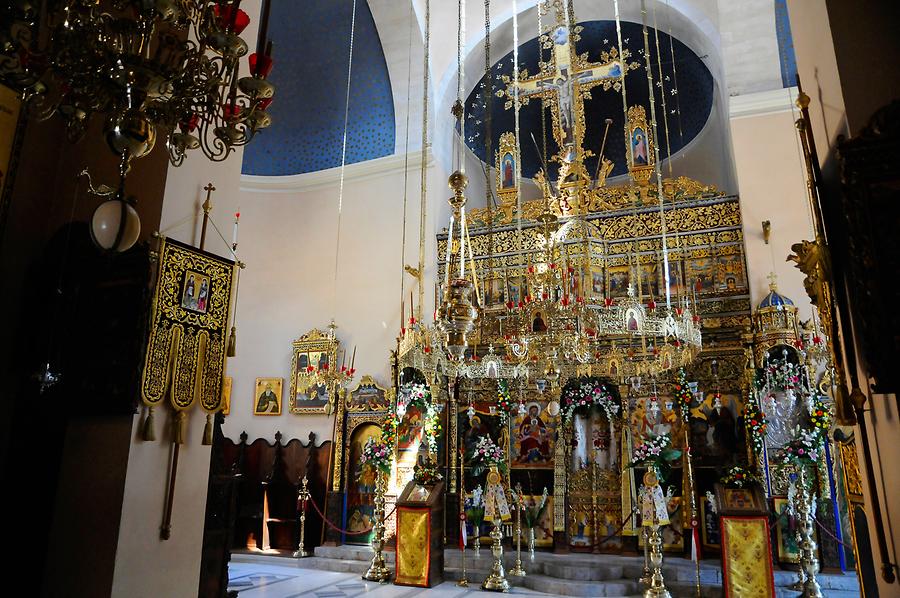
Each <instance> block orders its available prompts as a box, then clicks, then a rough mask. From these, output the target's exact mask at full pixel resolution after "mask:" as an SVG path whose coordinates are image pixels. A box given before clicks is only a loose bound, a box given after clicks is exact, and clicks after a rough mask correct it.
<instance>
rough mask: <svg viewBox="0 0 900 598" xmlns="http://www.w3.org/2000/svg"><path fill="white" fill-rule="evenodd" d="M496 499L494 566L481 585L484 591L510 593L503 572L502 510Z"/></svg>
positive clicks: (492, 547)
mask: <svg viewBox="0 0 900 598" xmlns="http://www.w3.org/2000/svg"><path fill="white" fill-rule="evenodd" d="M496 500H497V499H496V498H495V499H494V529H492V530H491V539H492V540H493V541H494V542H493V545H492V546H491V553H492V554H493V555H494V564H493V565H492V566H491V572H490V574H488V576H487V578H486V579H485V580H484V582H483V583H482V584H481V589H482V590H488V591H491V592H508V591H509V582H508V581H507V580H506V573H505V572H504V570H503V544H502V540H503V530H502V529H500V524H501V523H502V520H501V519H500V510H499V508H497V504H496Z"/></svg>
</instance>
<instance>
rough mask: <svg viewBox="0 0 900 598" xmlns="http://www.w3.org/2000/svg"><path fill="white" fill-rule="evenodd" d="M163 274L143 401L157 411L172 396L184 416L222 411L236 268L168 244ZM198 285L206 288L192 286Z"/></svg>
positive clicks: (162, 254) (156, 300) (163, 250)
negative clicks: (197, 411)
mask: <svg viewBox="0 0 900 598" xmlns="http://www.w3.org/2000/svg"><path fill="white" fill-rule="evenodd" d="M158 268H159V270H158V275H157V283H156V289H155V295H154V299H153V309H152V320H151V321H152V325H151V331H150V338H149V340H148V342H147V352H146V357H145V363H144V371H143V376H142V380H141V397H142V399H143V401H144V403H145V404H147V405H158V404H159V403H161V402H162V401H163V399H164V398H165V396H166V394H167V391H169V394H170V396H171V401H172V405H173V407H175V409H177V410H179V411H183V410H185V409H189V408H190V407H191V406H192V405H193V404H194V403H195V402H197V401H199V403H200V405H201V407H203V409H205V410H206V411H209V412H213V411H217V410H218V409H220V408H221V407H222V380H223V377H224V375H225V342H226V334H225V330H226V328H227V325H228V318H229V309H230V305H231V291H232V280H233V274H234V263H233V262H231V261H230V260H226V259H224V258H220V257H218V256H215V255H212V254H209V253H206V252H203V251H199V250H197V249H194V248H193V247H189V246H187V245H184V244H181V243H179V242H177V241H172V240H170V239H166V238H163V239H161V241H160V247H159V266H158ZM189 279H190V280H191V286H188V280H189ZM197 281H200V282H198V283H197V284H199V285H201V286H199V287H195V286H193V285H194V283H195V282H197Z"/></svg>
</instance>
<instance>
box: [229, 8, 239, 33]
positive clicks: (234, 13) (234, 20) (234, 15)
mask: <svg viewBox="0 0 900 598" xmlns="http://www.w3.org/2000/svg"><path fill="white" fill-rule="evenodd" d="M240 7H241V0H234V2H232V3H231V15H230V16H231V23H230V24H229V28H230V29H231V31H232V32H233V31H234V26H235V24H236V23H237V18H238V9H239V8H240Z"/></svg>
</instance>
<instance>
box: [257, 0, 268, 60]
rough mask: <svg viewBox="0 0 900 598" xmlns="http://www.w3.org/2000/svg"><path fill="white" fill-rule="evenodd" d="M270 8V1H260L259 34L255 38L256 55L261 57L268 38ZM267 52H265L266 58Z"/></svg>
mask: <svg viewBox="0 0 900 598" xmlns="http://www.w3.org/2000/svg"><path fill="white" fill-rule="evenodd" d="M271 8H272V3H271V0H262V11H261V13H260V14H261V15H262V16H261V18H260V20H259V33H258V34H257V37H256V55H257V56H258V57H260V56H262V54H263V48H264V47H266V46H265V44H266V41H267V39H266V38H267V37H268V36H269V10H270V9H271ZM268 55H269V52H268V51H267V52H266V56H268Z"/></svg>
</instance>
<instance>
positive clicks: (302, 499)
mask: <svg viewBox="0 0 900 598" xmlns="http://www.w3.org/2000/svg"><path fill="white" fill-rule="evenodd" d="M300 483H301V486H300V491H299V492H298V493H297V502H299V503H300V543H299V544H297V550H295V551H294V558H298V559H302V558H306V557H308V556H309V553H308V552H306V550H305V549H304V546H303V538H304V537H306V505H307V504H308V501H309V489H308V487H307V484H308V483H309V480H308V479H307V478H306V476H305V475H304V476H303V479H302V480H301V482H300Z"/></svg>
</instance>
